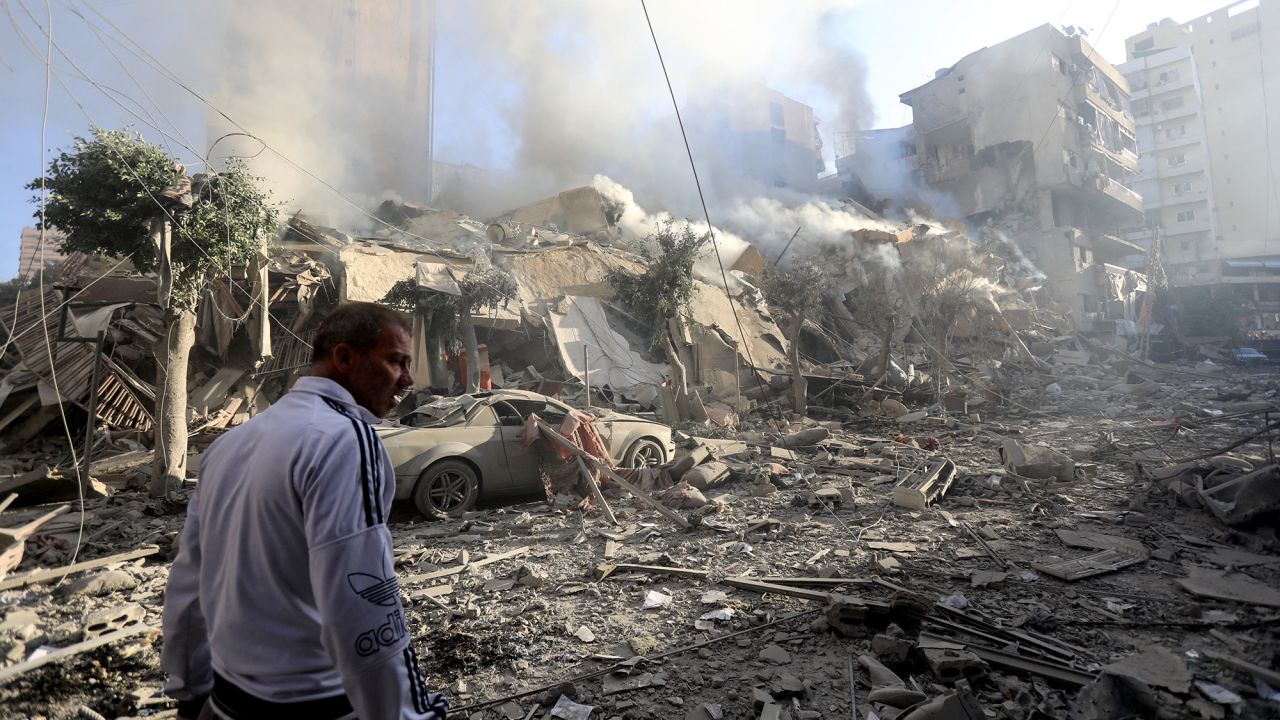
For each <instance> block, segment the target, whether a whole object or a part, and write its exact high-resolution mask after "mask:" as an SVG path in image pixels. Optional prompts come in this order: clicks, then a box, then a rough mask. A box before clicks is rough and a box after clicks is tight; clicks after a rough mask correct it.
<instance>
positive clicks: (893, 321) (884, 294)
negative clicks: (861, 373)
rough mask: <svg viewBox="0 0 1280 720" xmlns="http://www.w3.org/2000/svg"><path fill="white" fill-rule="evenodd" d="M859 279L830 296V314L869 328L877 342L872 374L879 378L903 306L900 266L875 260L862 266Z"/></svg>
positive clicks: (887, 359)
mask: <svg viewBox="0 0 1280 720" xmlns="http://www.w3.org/2000/svg"><path fill="white" fill-rule="evenodd" d="M861 271H862V272H861V276H860V277H859V279H858V283H857V284H856V285H855V286H854V287H853V288H852V289H850V290H849V291H848V292H847V293H845V294H844V296H843V297H838V298H833V299H832V301H831V307H832V310H833V314H834V315H836V316H837V317H839V318H841V319H843V320H845V321H846V322H853V323H856V324H857V325H858V326H861V327H864V328H867V329H869V330H870V331H871V333H872V335H874V336H875V338H876V340H877V341H878V342H879V351H878V353H877V355H876V364H875V367H874V368H873V369H872V371H871V375H872V376H873V377H875V378H880V377H882V376H883V375H884V373H885V372H887V371H888V369H889V355H890V352H891V351H892V349H893V339H894V336H895V335H896V334H897V332H898V328H899V327H900V326H901V323H902V316H903V312H904V310H905V307H906V292H905V288H904V286H903V278H902V271H901V267H900V266H899V265H897V264H893V265H890V264H888V263H881V262H875V263H871V264H867V265H864V266H862V267H861Z"/></svg>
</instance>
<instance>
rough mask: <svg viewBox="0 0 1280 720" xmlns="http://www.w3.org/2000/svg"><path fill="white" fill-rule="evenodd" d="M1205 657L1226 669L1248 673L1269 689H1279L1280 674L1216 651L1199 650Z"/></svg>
mask: <svg viewBox="0 0 1280 720" xmlns="http://www.w3.org/2000/svg"><path fill="white" fill-rule="evenodd" d="M1201 652H1203V653H1204V654H1205V655H1206V656H1208V657H1211V658H1213V659H1214V660H1217V661H1218V662H1220V663H1222V664H1223V665H1226V666H1227V667H1230V668H1234V669H1236V670H1239V671H1240V672H1243V673H1248V674H1250V675H1252V676H1253V677H1255V678H1257V679H1258V680H1263V681H1265V682H1266V683H1267V684H1268V685H1270V686H1271V687H1280V672H1276V671H1275V670H1271V669H1268V668H1265V667H1263V666H1261V665H1255V664H1253V663H1251V662H1246V661H1244V660H1240V659H1238V658H1233V657H1231V656H1230V655H1223V654H1222V653H1220V652H1217V651H1216V650H1201Z"/></svg>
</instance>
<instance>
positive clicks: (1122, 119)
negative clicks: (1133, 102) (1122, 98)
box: [1076, 83, 1134, 132]
mask: <svg viewBox="0 0 1280 720" xmlns="http://www.w3.org/2000/svg"><path fill="white" fill-rule="evenodd" d="M1076 87H1077V88H1080V89H1082V90H1083V92H1084V97H1085V99H1086V100H1088V101H1089V102H1090V103H1091V104H1093V106H1094V107H1098V108H1102V110H1103V112H1106V113H1107V114H1108V115H1110V116H1111V117H1112V119H1114V120H1116V121H1117V122H1119V123H1120V125H1121V126H1123V127H1125V128H1127V129H1128V130H1129V131H1130V132H1133V128H1134V121H1133V115H1132V114H1131V113H1130V112H1129V110H1128V108H1126V107H1125V105H1124V104H1123V103H1120V102H1117V101H1116V100H1114V99H1112V98H1111V97H1110V96H1109V95H1107V94H1106V93H1104V92H1103V91H1102V90H1101V89H1100V88H1099V87H1098V86H1097V85H1094V84H1093V83H1080V84H1078V85H1076Z"/></svg>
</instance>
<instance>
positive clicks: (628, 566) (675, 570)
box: [605, 563, 708, 580]
mask: <svg viewBox="0 0 1280 720" xmlns="http://www.w3.org/2000/svg"><path fill="white" fill-rule="evenodd" d="M608 567H609V568H610V570H609V572H608V573H606V574H605V575H606V577H607V576H608V575H611V574H613V573H615V572H640V573H650V574H657V575H679V576H680V577H687V578H697V579H699V580H701V579H703V578H705V577H706V576H707V574H708V573H707V571H706V570H698V569H696V568H680V567H670V566H667V565H635V564H632V563H618V564H617V565H609V566H608Z"/></svg>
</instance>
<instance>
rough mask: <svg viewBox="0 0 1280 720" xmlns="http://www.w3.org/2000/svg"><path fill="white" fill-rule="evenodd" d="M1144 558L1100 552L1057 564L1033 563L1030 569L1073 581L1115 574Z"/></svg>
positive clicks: (1124, 553) (1105, 551)
mask: <svg viewBox="0 0 1280 720" xmlns="http://www.w3.org/2000/svg"><path fill="white" fill-rule="evenodd" d="M1145 559H1146V558H1145V557H1135V556H1133V555H1130V554H1129V553H1127V552H1125V551H1122V550H1114V549H1112V550H1101V551H1099V552H1096V553H1093V554H1092V555H1085V556H1084V557H1078V558H1072V559H1070V560H1059V561H1057V562H1033V563H1031V567H1032V568H1033V569H1035V570H1039V571H1040V572H1042V573H1044V574H1046V575H1052V576H1053V577H1056V578H1058V579H1060V580H1067V581H1075V580H1083V579H1085V578H1090V577H1093V576H1095V575H1103V574H1106V573H1110V572H1115V571H1117V570H1121V569H1123V568H1126V567H1129V566H1130V565H1137V564H1138V563H1141V562H1143V561H1144V560H1145Z"/></svg>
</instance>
